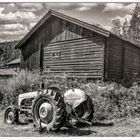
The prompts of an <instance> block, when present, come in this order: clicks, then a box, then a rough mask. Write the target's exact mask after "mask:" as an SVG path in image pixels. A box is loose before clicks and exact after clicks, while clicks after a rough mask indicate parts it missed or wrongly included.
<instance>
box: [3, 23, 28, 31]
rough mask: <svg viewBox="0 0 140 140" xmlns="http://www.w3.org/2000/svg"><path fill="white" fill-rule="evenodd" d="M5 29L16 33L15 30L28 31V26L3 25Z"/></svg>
mask: <svg viewBox="0 0 140 140" xmlns="http://www.w3.org/2000/svg"><path fill="white" fill-rule="evenodd" d="M3 28H4V29H5V30H8V31H14V30H27V29H28V28H27V26H25V25H23V24H20V23H16V24H5V25H3Z"/></svg>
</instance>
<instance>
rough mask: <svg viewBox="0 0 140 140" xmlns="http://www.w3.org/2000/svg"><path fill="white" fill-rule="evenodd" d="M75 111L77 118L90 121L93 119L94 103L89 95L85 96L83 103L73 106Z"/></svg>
mask: <svg viewBox="0 0 140 140" xmlns="http://www.w3.org/2000/svg"><path fill="white" fill-rule="evenodd" d="M74 111H75V113H76V114H77V116H78V117H79V118H82V119H84V120H86V121H89V122H91V120H92V119H93V113H94V105H93V103H92V100H91V98H90V97H87V100H85V101H84V102H83V103H81V104H80V105H79V106H77V107H76V108H74Z"/></svg>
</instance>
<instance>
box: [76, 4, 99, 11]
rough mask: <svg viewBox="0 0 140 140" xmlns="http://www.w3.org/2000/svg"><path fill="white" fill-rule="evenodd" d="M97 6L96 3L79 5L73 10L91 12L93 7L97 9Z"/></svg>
mask: <svg viewBox="0 0 140 140" xmlns="http://www.w3.org/2000/svg"><path fill="white" fill-rule="evenodd" d="M97 6H98V4H97V3H80V4H79V5H78V7H77V8H76V9H75V10H78V11H87V10H91V9H92V8H93V7H97Z"/></svg>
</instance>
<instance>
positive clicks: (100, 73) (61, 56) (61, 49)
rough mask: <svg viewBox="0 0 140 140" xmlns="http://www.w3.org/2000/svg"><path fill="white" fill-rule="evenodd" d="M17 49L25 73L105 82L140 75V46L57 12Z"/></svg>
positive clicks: (40, 23)
mask: <svg viewBox="0 0 140 140" xmlns="http://www.w3.org/2000/svg"><path fill="white" fill-rule="evenodd" d="M87 16H88V15H87ZM95 20H96V19H95ZM15 48H16V49H21V65H20V66H21V68H23V69H29V70H34V69H41V70H43V72H46V71H47V72H53V73H63V72H65V73H67V74H68V75H69V76H70V77H85V78H93V79H102V80H110V79H123V78H124V77H125V76H127V75H129V74H130V73H131V74H140V48H139V47H138V46H136V45H135V44H132V43H131V42H129V41H126V40H123V39H122V38H120V37H118V36H116V35H114V34H112V33H111V32H109V31H107V30H104V29H102V28H100V27H98V26H95V25H91V24H89V23H86V22H84V21H82V20H79V19H75V18H73V17H70V16H68V15H65V14H62V13H59V12H56V11H54V10H50V11H49V12H48V13H47V14H46V15H45V16H44V17H43V18H42V19H41V20H40V21H39V22H38V23H37V24H36V25H35V26H34V27H33V28H32V29H31V30H30V31H29V32H28V33H27V34H26V35H25V36H24V37H23V38H22V39H21V40H20V41H19V43H18V44H17V45H16V46H15Z"/></svg>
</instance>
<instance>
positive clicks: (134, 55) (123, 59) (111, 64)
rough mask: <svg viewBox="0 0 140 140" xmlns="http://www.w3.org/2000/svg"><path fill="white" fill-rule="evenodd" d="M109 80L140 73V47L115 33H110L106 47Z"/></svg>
mask: <svg viewBox="0 0 140 140" xmlns="http://www.w3.org/2000/svg"><path fill="white" fill-rule="evenodd" d="M105 65H106V71H107V76H106V79H107V80H110V79H112V80H116V79H119V80H120V79H124V78H125V77H127V76H132V75H139V74H140V48H139V47H137V46H136V45H133V44H131V43H128V42H127V41H124V40H122V39H120V38H118V37H116V36H114V35H110V37H109V38H108V43H107V47H106V63H105Z"/></svg>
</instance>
